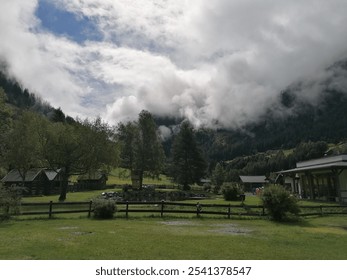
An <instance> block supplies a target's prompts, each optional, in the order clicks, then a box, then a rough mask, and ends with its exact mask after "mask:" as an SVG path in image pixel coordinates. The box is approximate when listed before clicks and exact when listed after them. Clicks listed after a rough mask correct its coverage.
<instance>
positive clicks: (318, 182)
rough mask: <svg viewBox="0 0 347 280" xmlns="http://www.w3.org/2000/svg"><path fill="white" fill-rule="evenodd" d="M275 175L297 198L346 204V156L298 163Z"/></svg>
mask: <svg viewBox="0 0 347 280" xmlns="http://www.w3.org/2000/svg"><path fill="white" fill-rule="evenodd" d="M277 173H278V174H279V175H281V176H283V177H284V180H282V181H283V182H284V183H285V184H287V186H289V187H290V188H291V191H292V192H293V193H294V194H297V195H298V196H299V197H302V198H308V199H319V200H328V201H338V202H341V203H347V155H337V156H327V157H323V158H319V159H313V160H308V161H302V162H298V163H297V164H296V168H293V169H289V170H284V171H280V172H277Z"/></svg>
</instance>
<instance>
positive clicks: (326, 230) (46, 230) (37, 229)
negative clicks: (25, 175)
mask: <svg viewBox="0 0 347 280" xmlns="http://www.w3.org/2000/svg"><path fill="white" fill-rule="evenodd" d="M102 191H115V190H114V189H113V188H111V189H107V190H102ZM102 191H100V190H98V191H88V192H74V193H68V195H67V201H68V202H69V201H74V202H76V201H89V200H90V199H92V198H94V197H96V196H98V195H100V193H101V192H102ZM118 191H120V190H118ZM50 200H52V201H53V202H57V201H58V195H54V196H42V197H25V198H24V199H23V202H49V201H50ZM186 202H189V203H192V204H194V203H197V202H200V203H205V204H229V202H226V201H225V200H224V199H223V197H222V196H216V197H211V198H209V199H205V200H189V201H186ZM245 203H246V204H248V205H261V201H260V199H259V197H257V196H247V197H246V201H245ZM231 204H232V205H239V204H240V202H239V201H237V202H231ZM318 204H319V203H318ZM324 204H325V203H324ZM300 205H308V206H310V205H317V202H311V201H301V202H300ZM327 205H334V204H333V203H327ZM86 216H87V215H86V214H59V215H56V216H54V219H48V218H47V215H43V216H17V217H15V218H13V219H11V220H9V221H7V222H2V223H0V234H1V242H0V259H2V260H9V259H11V260H12V259H13V260H20V259H25V260H29V259H42V260H47V259H50V260H69V259H77V260H87V259H92V260H97V259H111V260H113V259H114V260H117V259H126V260H137V259H145V260H151V259H153V260H154V259H164V260H171V259H172V260H181V259H183V260H189V259H206V260H208V259H226V260H227V259H254V260H266V259H279V260H301V259H306V260H311V259H323V260H325V259H327V260H328V259H329V260H331V259H332V260H334V259H347V217H346V216H342V215H341V216H323V217H310V218H301V219H300V221H299V222H295V223H294V222H293V223H275V222H272V221H269V220H268V219H266V218H260V217H258V218H256V217H243V218H241V217H237V215H236V216H232V219H226V218H225V217H223V216H214V217H213V218H212V217H210V216H202V218H196V216H195V215H193V214H185V215H181V216H178V214H165V216H164V218H160V217H159V216H160V215H159V214H158V213H157V214H153V215H152V214H149V213H147V214H143V213H130V215H129V219H125V218H124V214H123V213H117V215H116V218H115V219H112V220H95V219H93V218H91V219H89V218H87V217H86Z"/></svg>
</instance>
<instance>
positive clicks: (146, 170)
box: [118, 111, 164, 187]
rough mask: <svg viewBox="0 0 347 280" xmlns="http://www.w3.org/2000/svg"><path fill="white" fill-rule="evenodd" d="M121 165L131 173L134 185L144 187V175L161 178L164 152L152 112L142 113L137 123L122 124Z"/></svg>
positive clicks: (119, 131) (119, 127)
mask: <svg viewBox="0 0 347 280" xmlns="http://www.w3.org/2000/svg"><path fill="white" fill-rule="evenodd" d="M118 136H119V139H120V140H121V143H122V151H121V165H122V167H124V168H128V169H130V171H131V177H132V181H133V185H134V186H135V185H137V186H139V187H142V183H143V178H144V175H149V176H159V174H160V171H161V170H162V168H163V162H164V151H163V147H162V144H161V141H160V137H159V134H158V129H157V126H156V124H155V122H154V119H153V117H152V115H151V113H150V112H148V111H142V112H141V113H140V114H139V118H138V121H137V122H128V123H127V124H122V123H120V124H119V125H118Z"/></svg>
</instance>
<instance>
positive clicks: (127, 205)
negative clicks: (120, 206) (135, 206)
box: [125, 201, 129, 219]
mask: <svg viewBox="0 0 347 280" xmlns="http://www.w3.org/2000/svg"><path fill="white" fill-rule="evenodd" d="M126 203H127V204H126V206H125V217H126V218H127V219H128V211H129V201H126Z"/></svg>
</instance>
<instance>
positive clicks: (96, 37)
mask: <svg viewBox="0 0 347 280" xmlns="http://www.w3.org/2000/svg"><path fill="white" fill-rule="evenodd" d="M36 16H37V17H38V18H39V19H40V21H41V24H42V27H43V28H44V29H46V30H48V31H49V32H52V33H54V34H56V35H60V36H61V35H62V36H67V37H68V38H70V39H71V40H73V41H75V42H77V43H83V42H84V41H86V40H92V41H100V40H101V39H102V35H101V33H100V32H99V31H98V29H97V27H96V25H95V24H94V23H93V22H92V21H91V20H90V19H89V18H87V17H78V16H77V15H75V14H73V13H70V12H68V11H64V10H61V9H60V8H58V7H57V6H56V5H54V4H53V3H52V2H51V1H47V0H41V1H39V5H38V8H37V10H36Z"/></svg>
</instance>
